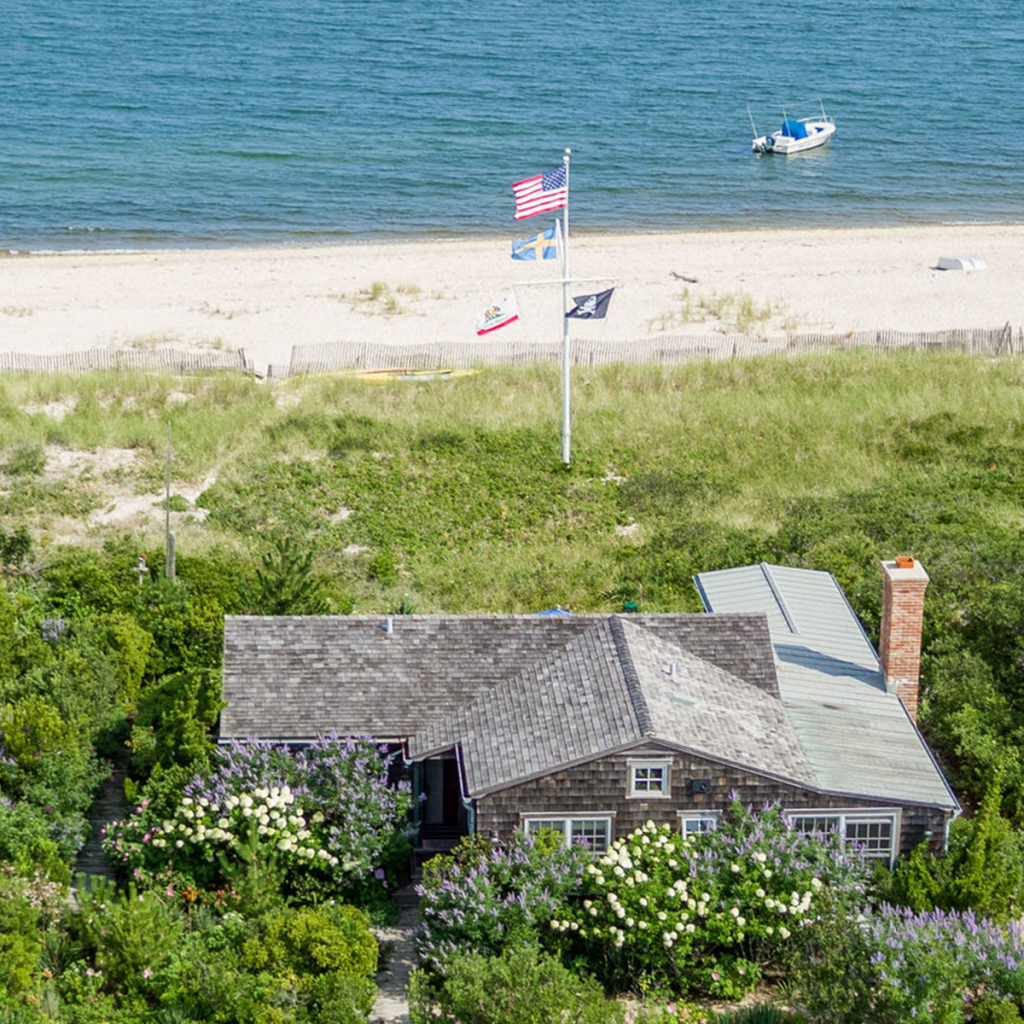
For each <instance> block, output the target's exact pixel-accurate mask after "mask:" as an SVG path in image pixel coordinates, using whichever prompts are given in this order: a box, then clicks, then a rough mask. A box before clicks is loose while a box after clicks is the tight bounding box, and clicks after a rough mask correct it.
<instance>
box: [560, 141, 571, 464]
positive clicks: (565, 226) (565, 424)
mask: <svg viewBox="0 0 1024 1024" xmlns="http://www.w3.org/2000/svg"><path fill="white" fill-rule="evenodd" d="M571 153H572V150H571V149H568V148H566V151H565V156H563V157H562V163H564V164H565V206H564V207H563V208H562V462H563V463H564V464H565V465H566V466H568V465H569V460H570V447H571V443H570V442H571V436H572V420H571V418H570V416H569V320H568V318H567V317H566V315H565V314H566V313H567V312H568V311H569V156H570V154H571Z"/></svg>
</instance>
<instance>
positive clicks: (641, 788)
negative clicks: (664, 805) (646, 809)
mask: <svg viewBox="0 0 1024 1024" xmlns="http://www.w3.org/2000/svg"><path fill="white" fill-rule="evenodd" d="M629 795H630V796H640V797H646V798H647V799H650V798H651V797H664V796H668V795H669V794H668V762H667V761H630V762H629Z"/></svg>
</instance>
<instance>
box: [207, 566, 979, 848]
mask: <svg viewBox="0 0 1024 1024" xmlns="http://www.w3.org/2000/svg"><path fill="white" fill-rule="evenodd" d="M908 561H909V560H908ZM883 572H884V575H885V588H886V591H885V595H886V596H885V601H884V611H883V618H884V622H883V637H882V643H881V648H882V652H883V659H884V660H885V661H884V664H883V662H880V661H879V658H878V656H877V655H876V654H875V651H874V649H873V647H872V646H871V643H870V642H869V640H868V638H867V636H866V634H865V633H864V630H863V628H862V627H861V624H860V622H859V621H858V620H857V618H856V616H855V615H854V613H853V611H852V609H851V608H850V606H849V604H848V603H847V601H846V598H845V596H844V595H843V593H842V591H841V589H840V588H839V586H838V584H837V583H836V581H835V579H834V577H832V576H831V575H830V574H829V573H824V572H816V571H810V570H804V569H791V568H786V567H781V566H769V565H763V564H762V565H758V566H747V567H744V568H740V569H729V570H723V571H721V572H712V573H705V574H702V575H701V576H699V577H698V578H697V580H696V583H697V587H698V590H699V592H700V594H701V597H702V599H703V601H704V604H705V607H706V608H707V610H708V613H707V614H703V615H701V614H696V615H695V614H662V615H654V614H630V615H578V616H577V615H573V616H568V615H565V616H531V615H489V616H481V615H471V616H429V615H411V616H399V617H382V616H344V617H301V616H299V617H251V616H232V617H229V618H228V619H227V620H226V622H225V635H224V695H225V699H226V701H227V707H226V708H225V710H224V712H223V714H222V716H221V723H220V736H221V738H222V740H229V739H231V738H244V737H248V736H258V737H260V738H262V739H273V740H277V741H281V742H286V743H289V744H296V745H299V744H302V743H305V742H308V741H309V740H310V739H312V738H313V737H314V736H315V735H316V734H317V733H321V732H327V731H329V730H336V731H338V732H340V733H345V734H359V735H372V736H374V737H375V738H377V739H378V740H381V741H387V742H389V743H394V744H401V745H402V748H403V751H404V755H405V764H406V766H407V771H408V772H409V774H410V776H411V779H412V782H413V786H414V789H415V790H416V791H417V792H418V793H420V794H423V800H422V803H421V805H420V806H419V807H418V815H419V816H418V819H417V826H418V829H419V834H420V840H421V843H422V844H424V845H425V846H427V847H428V848H429V847H430V846H431V844H438V843H444V842H445V841H446V840H452V839H454V838H455V837H457V836H458V835H459V834H462V833H466V832H474V831H476V832H482V833H484V834H498V835H501V834H507V833H509V832H510V831H512V830H513V829H517V828H525V829H526V830H527V831H533V830H536V829H541V828H545V829H550V828H553V829H558V830H561V831H564V832H565V834H566V835H567V836H568V837H573V838H583V839H586V840H587V841H588V842H590V844H591V845H592V846H593V847H595V848H596V849H603V848H605V847H606V846H607V844H608V843H609V842H610V841H611V840H612V839H613V838H615V837H618V836H621V835H623V834H625V833H627V832H629V831H630V830H631V829H632V828H634V827H635V826H636V825H638V824H641V823H643V822H645V821H647V820H649V819H654V820H655V821H659V822H668V823H670V824H671V825H672V826H673V827H676V828H679V829H681V830H682V831H683V832H685V833H690V832H694V831H702V830H706V829H709V828H713V827H714V826H715V823H716V820H717V818H718V816H719V814H720V813H721V812H722V810H723V808H724V807H725V806H726V804H727V803H728V799H729V794H730V793H731V792H732V791H735V792H736V793H738V794H739V796H740V798H741V799H742V800H743V801H745V802H752V803H755V804H760V803H762V802H764V801H777V802H779V803H780V804H781V805H782V806H783V807H784V808H785V809H786V811H787V812H789V814H790V815H791V817H792V820H793V824H794V827H796V828H799V829H802V830H806V831H818V830H823V829H827V828H836V829H838V830H839V831H840V832H841V833H842V834H843V835H844V836H846V837H847V838H848V839H849V840H851V841H856V842H859V843H861V844H863V845H864V847H865V848H866V849H867V850H868V852H869V853H870V854H871V855H873V856H876V857H879V858H883V859H886V860H891V859H892V858H893V857H894V856H895V855H896V854H898V853H900V852H902V851H904V850H906V849H908V848H909V847H911V846H913V845H914V844H916V843H918V842H920V841H921V839H922V838H925V837H927V838H929V840H930V843H931V844H932V845H933V846H934V847H936V848H941V846H942V844H943V841H944V837H945V834H946V829H947V826H948V823H949V821H950V818H951V816H952V815H954V814H955V813H957V812H958V811H959V806H958V804H957V801H956V798H955V796H954V795H953V793H952V791H951V790H950V788H949V786H948V785H947V783H946V781H945V779H944V778H943V776H942V773H941V771H940V770H939V768H938V766H937V765H936V763H935V760H934V758H933V757H932V755H931V753H930V752H929V750H928V748H927V746H926V744H925V742H924V740H923V739H922V737H921V735H920V734H919V733H918V731H917V729H916V728H915V725H914V721H913V715H914V713H915V712H916V686H917V674H916V673H917V660H918V658H919V654H920V622H921V619H920V615H921V610H922V607H923V600H924V588H925V586H926V585H927V576H926V575H925V574H924V572H923V570H922V569H921V568H920V566H919V565H916V564H910V565H908V566H905V567H897V566H896V565H895V564H893V563H883ZM915 630H916V639H915ZM887 669H888V671H887Z"/></svg>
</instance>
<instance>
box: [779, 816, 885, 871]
mask: <svg viewBox="0 0 1024 1024" xmlns="http://www.w3.org/2000/svg"><path fill="white" fill-rule="evenodd" d="M783 813H784V814H785V816H786V818H788V819H789V820H790V822H791V823H793V825H794V827H796V826H795V821H796V819H798V818H827V819H830V820H833V821H835V823H836V831H837V832H838V833H839V835H840V836H841V837H842V839H843V841H844V842H846V843H853V842H858V840H856V839H852V840H851V839H850V838H849V837H848V836H847V826H848V825H878V824H883V823H884V824H886V825H888V826H889V839H890V844H889V849H888V850H885V849H883V848H878V849H876V850H870V849H865V851H864V856H865V857H867V858H868V859H869V860H884V861H886V862H887V863H888V865H889V866H890V867H892V865H893V862H894V861H895V860H896V857H897V856H898V854H899V846H900V825H901V823H902V820H901V819H902V815H901V812H900V810H899V808H894V807H823V808H819V807H810V808H804V807H796V808H788V809H786V810H785V811H783ZM820 831H821V830H820V829H816V830H815V831H814V832H809V833H804V834H805V835H815V834H817V833H818V832H820ZM826 831H828V830H827V829H826Z"/></svg>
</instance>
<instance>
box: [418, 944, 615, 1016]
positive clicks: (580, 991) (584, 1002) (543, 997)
mask: <svg viewBox="0 0 1024 1024" xmlns="http://www.w3.org/2000/svg"><path fill="white" fill-rule="evenodd" d="M409 1020H410V1022H411V1024H435V1022H436V1024H618V1022H621V1021H622V1020H623V1009H622V1007H621V1006H620V1005H619V1004H618V1003H617V1002H616V1001H615V1000H612V999H608V998H607V997H606V996H605V994H604V990H603V989H602V988H601V986H600V985H599V984H598V983H597V981H595V980H594V979H593V978H591V977H587V976H583V977H580V976H579V975H576V974H573V973H572V971H570V970H568V969H567V968H566V967H564V966H563V965H562V964H561V963H560V961H559V960H558V958H557V957H554V956H552V955H550V954H547V953H542V952H540V951H539V950H538V949H537V948H536V947H533V946H521V947H510V948H508V949H506V950H504V951H503V952H502V953H500V954H498V955H496V956H484V955H482V954H480V953H459V954H455V955H453V956H452V957H450V958H449V960H448V961H447V963H446V965H445V972H444V977H443V978H441V979H439V980H436V981H434V982H432V981H431V979H430V976H429V975H427V974H425V973H424V972H423V971H414V972H413V976H412V978H411V980H410V984H409Z"/></svg>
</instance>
